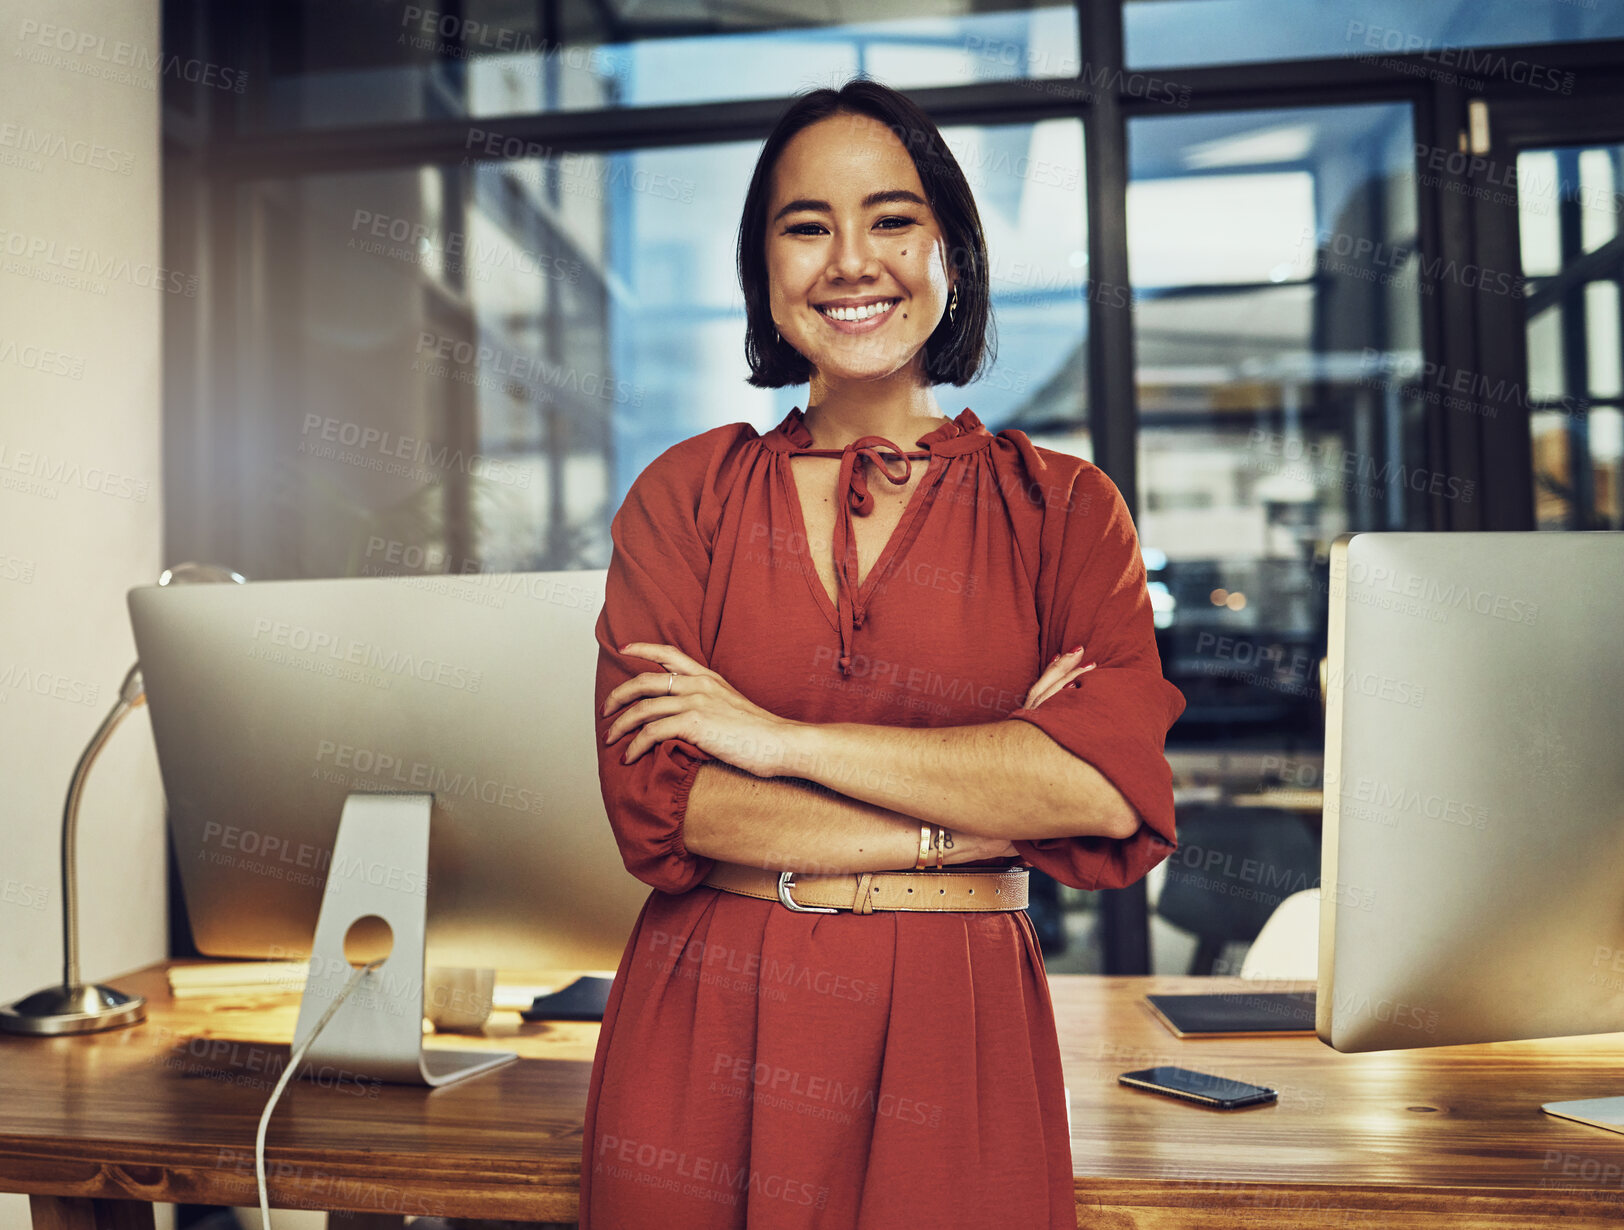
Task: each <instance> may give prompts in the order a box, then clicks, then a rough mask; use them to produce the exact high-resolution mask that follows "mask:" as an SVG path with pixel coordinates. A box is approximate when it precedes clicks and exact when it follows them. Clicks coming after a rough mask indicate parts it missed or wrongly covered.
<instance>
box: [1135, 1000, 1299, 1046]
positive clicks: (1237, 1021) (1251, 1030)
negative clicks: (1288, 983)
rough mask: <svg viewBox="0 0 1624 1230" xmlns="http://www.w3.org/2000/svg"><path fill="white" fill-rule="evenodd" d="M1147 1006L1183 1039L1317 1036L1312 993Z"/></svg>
mask: <svg viewBox="0 0 1624 1230" xmlns="http://www.w3.org/2000/svg"><path fill="white" fill-rule="evenodd" d="M1145 1002H1146V1003H1148V1004H1149V1005H1150V1009H1151V1011H1152V1012H1154V1013H1155V1014H1156V1016H1157V1018H1158V1019H1159V1020H1160V1021H1161V1023H1162V1024H1163V1025H1166V1026H1167V1027H1168V1028H1169V1029H1170V1030H1172V1031H1173V1033H1174V1034H1175V1035H1176V1036H1177V1037H1180V1038H1221V1037H1235V1036H1237V1035H1240V1036H1245V1035H1248V1034H1265V1035H1279V1034H1311V1033H1313V1032H1314V992H1312V991H1236V992H1231V993H1227V994H1213V995H1147V996H1145Z"/></svg>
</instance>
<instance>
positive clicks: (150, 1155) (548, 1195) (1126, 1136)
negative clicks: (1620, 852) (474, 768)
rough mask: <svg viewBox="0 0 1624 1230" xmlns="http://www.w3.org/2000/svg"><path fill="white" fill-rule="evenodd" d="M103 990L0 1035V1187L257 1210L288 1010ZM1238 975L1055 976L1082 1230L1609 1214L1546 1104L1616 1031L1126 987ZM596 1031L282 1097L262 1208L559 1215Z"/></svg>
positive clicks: (1588, 1157)
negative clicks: (1176, 1024)
mask: <svg viewBox="0 0 1624 1230" xmlns="http://www.w3.org/2000/svg"><path fill="white" fill-rule="evenodd" d="M502 980H503V981H504V982H506V981H509V980H510V978H509V976H507V975H504V976H503V979H502ZM511 980H512V981H535V982H545V981H548V979H547V978H545V977H543V976H524V975H514V976H512V978H511ZM112 981H113V983H114V985H116V986H118V987H120V988H121V989H124V990H128V991H136V992H139V993H141V994H143V995H145V996H147V998H148V1001H149V1014H150V1015H149V1018H148V1020H147V1021H146V1022H144V1023H143V1024H141V1025H137V1026H133V1027H131V1028H129V1029H123V1030H116V1031H113V1032H110V1033H104V1034H92V1035H88V1036H85V1037H79V1038H17V1037H0V1190H4V1191H13V1192H26V1193H30V1194H32V1195H33V1196H34V1197H35V1199H34V1200H33V1202H32V1203H33V1212H34V1224H35V1226H36V1227H38V1228H39V1230H88V1228H89V1227H92V1226H102V1227H108V1226H118V1227H121V1228H123V1230H138V1228H141V1227H150V1226H151V1225H152V1214H151V1202H153V1201H162V1202H187V1203H200V1204H219V1205H249V1206H254V1205H257V1204H258V1196H257V1194H256V1189H255V1185H254V1132H255V1128H256V1126H257V1123H258V1119H259V1114H260V1112H261V1110H262V1109H263V1107H264V1103H265V1100H266V1098H267V1097H268V1096H269V1094H270V1090H271V1087H272V1086H273V1085H274V1083H275V1079H276V1076H277V1075H278V1074H279V1073H280V1072H281V1070H282V1068H283V1067H284V1066H285V1065H286V1062H287V1054H288V1045H289V1042H290V1040H291V1038H292V1034H293V1028H294V1023H295V1019H296V1014H297V1013H296V1007H295V1001H294V1000H293V999H291V998H288V997H281V998H279V999H275V1000H270V999H267V1000H266V1001H264V1002H262V1003H261V1004H259V1005H256V1006H247V1007H237V1008H231V1009H224V1008H220V1007H218V1006H212V1007H211V1006H206V1005H209V1004H211V1003H212V1004H214V1005H218V1003H219V1001H202V1002H199V1001H191V1000H183V1001H180V1002H179V1003H177V1002H176V1001H175V1000H173V999H172V998H171V997H170V995H169V992H168V986H167V983H166V981H165V979H164V976H163V967H162V966H152V967H150V968H148V969H145V970H141V971H139V972H138V973H136V974H132V975H130V976H128V977H125V978H118V979H113V980H112ZM1242 985H1244V984H1242V983H1241V980H1240V979H1237V978H1188V977H1155V978H1100V977H1091V976H1085V975H1056V976H1054V977H1053V978H1052V979H1051V986H1052V989H1053V992H1054V998H1055V1009H1056V1017H1057V1020H1058V1022H1059V1025H1060V1037H1061V1045H1062V1048H1063V1051H1064V1054H1065V1060H1066V1084H1067V1086H1068V1088H1069V1089H1070V1092H1071V1107H1072V1112H1071V1113H1072V1153H1073V1159H1074V1165H1075V1169H1076V1186H1077V1206H1078V1222H1079V1225H1081V1226H1109V1227H1113V1228H1126V1227H1153V1228H1155V1230H1175V1228H1176V1230H1192V1228H1194V1230H1207V1228H1212V1227H1237V1226H1247V1227H1279V1228H1280V1230H1286V1228H1290V1230H1299V1228H1301V1227H1310V1226H1320V1225H1331V1224H1345V1223H1355V1224H1362V1225H1368V1226H1370V1227H1372V1228H1373V1230H1377V1228H1379V1230H1388V1228H1389V1227H1392V1228H1396V1230H1421V1228H1422V1227H1425V1228H1426V1230H1434V1228H1435V1227H1439V1226H1450V1227H1455V1226H1474V1227H1490V1226H1493V1227H1506V1228H1510V1227H1516V1228H1517V1230H1524V1228H1526V1227H1530V1226H1543V1225H1547V1224H1552V1223H1555V1222H1557V1221H1560V1222H1561V1224H1562V1225H1564V1226H1576V1227H1596V1228H1600V1227H1603V1226H1607V1227H1616V1226H1618V1225H1619V1224H1620V1223H1621V1222H1624V1135H1619V1134H1616V1133H1610V1132H1605V1131H1601V1130H1599V1129H1595V1128H1588V1127H1584V1126H1582V1125H1580V1124H1576V1123H1570V1122H1568V1121H1566V1120H1561V1119H1556V1118H1553V1117H1552V1116H1550V1115H1546V1114H1545V1113H1544V1112H1542V1111H1541V1110H1540V1109H1539V1104H1540V1103H1541V1102H1544V1101H1550V1100H1553V1099H1565V1098H1577V1097H1586V1096H1592V1095H1598V1094H1602V1093H1609V1092H1615V1093H1624V1063H1621V1062H1620V1061H1621V1059H1624V1036H1621V1035H1619V1034H1609V1035H1603V1036H1599V1037H1592V1038H1576V1039H1567V1040H1562V1041H1551V1042H1502V1043H1494V1044H1490V1045H1485V1046H1456V1047H1441V1048H1432V1049H1424V1050H1413V1051H1384V1052H1377V1053H1373V1054H1366V1055H1341V1054H1338V1053H1336V1052H1335V1051H1332V1050H1330V1049H1329V1048H1328V1047H1325V1046H1324V1045H1322V1044H1321V1043H1320V1042H1319V1041H1318V1040H1317V1039H1315V1038H1312V1037H1292V1038H1277V1039H1267V1038H1236V1039H1231V1040H1227V1041H1202V1040H1188V1041H1180V1040H1179V1039H1177V1038H1175V1037H1173V1036H1172V1035H1171V1034H1170V1033H1168V1032H1167V1030H1166V1029H1165V1028H1164V1027H1163V1026H1162V1025H1160V1024H1159V1023H1158V1022H1157V1021H1156V1020H1155V1019H1154V1018H1153V1017H1152V1016H1151V1014H1150V1012H1149V1010H1148V1009H1147V1008H1146V1007H1145V1005H1144V1003H1143V1001H1142V998H1141V997H1142V996H1143V995H1144V993H1145V992H1146V991H1198V990H1207V991H1210V990H1222V989H1234V988H1236V987H1239V986H1242ZM1253 985H1255V984H1253ZM1304 985H1305V984H1301V983H1293V984H1281V989H1300V988H1302V987H1303V986H1304ZM597 1029H598V1027H597V1025H596V1024H585V1025H581V1024H570V1023H563V1022H560V1023H557V1024H545V1023H538V1024H534V1025H530V1024H525V1023H524V1022H522V1021H521V1020H520V1019H519V1017H518V1015H517V1014H516V1013H513V1012H498V1013H497V1014H496V1015H495V1016H494V1017H493V1018H492V1022H491V1024H490V1025H489V1026H488V1027H487V1033H486V1037H485V1039H484V1040H483V1042H481V1041H479V1040H478V1039H470V1038H467V1037H458V1038H446V1039H444V1040H443V1041H444V1042H446V1043H448V1044H452V1045H455V1046H461V1047H467V1046H470V1045H476V1046H477V1045H486V1046H491V1047H497V1048H506V1049H509V1050H516V1051H518V1052H519V1054H520V1059H519V1061H518V1062H517V1063H512V1064H509V1065H507V1066H506V1067H504V1068H501V1069H499V1070H498V1071H496V1072H494V1073H491V1074H489V1075H486V1076H483V1077H479V1078H476V1079H474V1080H471V1081H469V1082H467V1083H465V1084H461V1085H454V1086H451V1087H449V1088H446V1089H441V1090H438V1091H436V1092H434V1093H433V1094H428V1093H426V1092H425V1091H424V1090H421V1089H408V1088H404V1087H399V1086H389V1085H384V1086H370V1085H362V1084H358V1083H355V1082H349V1083H346V1082H345V1081H343V1080H338V1081H336V1082H334V1083H332V1084H330V1085H326V1086H322V1085H317V1084H315V1083H313V1082H309V1081H298V1082H294V1083H293V1084H291V1085H290V1086H289V1088H288V1090H287V1091H286V1092H285V1093H284V1094H283V1097H282V1100H281V1101H280V1102H279V1103H278V1104H277V1107H276V1112H275V1114H274V1115H273V1116H272V1118H271V1124H270V1130H269V1133H268V1137H267V1150H266V1169H267V1174H268V1177H269V1187H270V1199H271V1204H272V1206H273V1207H277V1208H315V1209H331V1210H353V1211H356V1212H359V1213H363V1214H366V1213H370V1214H374V1215H377V1216H375V1217H373V1218H366V1219H362V1220H364V1221H366V1222H377V1223H384V1222H389V1221H398V1219H399V1218H400V1217H402V1216H410V1215H414V1214H439V1215H443V1216H450V1217H463V1218H505V1219H517V1220H527V1221H559V1222H569V1221H571V1220H573V1218H574V1217H575V1215H576V1197H577V1191H578V1181H579V1170H580V1153H581V1112H582V1107H583V1105H584V1102H585V1098H586V1088H587V1077H588V1075H589V1073H590V1071H591V1062H592V1048H593V1045H594V1042H595V1040H596V1036H597ZM441 1041H442V1040H441V1039H435V1038H431V1039H429V1044H430V1045H438V1044H440V1043H441ZM1155 1063H1176V1064H1181V1065H1183V1066H1185V1067H1193V1068H1198V1069H1202V1070H1205V1071H1212V1072H1216V1073H1217V1074H1219V1075H1223V1076H1232V1077H1238V1078H1240V1079H1242V1080H1250V1081H1256V1082H1260V1083H1263V1084H1268V1085H1272V1086H1274V1087H1275V1088H1277V1089H1278V1090H1279V1091H1280V1100H1279V1102H1278V1103H1276V1104H1274V1105H1268V1106H1259V1107H1253V1108H1249V1109H1244V1110H1238V1111H1211V1110H1206V1109H1204V1108H1202V1107H1198V1106H1191V1105H1188V1104H1184V1103H1179V1102H1174V1101H1170V1100H1168V1099H1165V1098H1160V1097H1157V1096H1155V1095H1153V1094H1146V1093H1140V1092H1137V1091H1134V1090H1131V1089H1127V1088H1124V1087H1122V1086H1119V1085H1117V1084H1116V1076H1117V1073H1119V1072H1123V1071H1126V1070H1128V1069H1130V1068H1137V1067H1144V1066H1148V1065H1150V1064H1155ZM919 1230H930V1228H929V1227H921V1228H919Z"/></svg>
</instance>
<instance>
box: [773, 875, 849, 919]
mask: <svg viewBox="0 0 1624 1230" xmlns="http://www.w3.org/2000/svg"><path fill="white" fill-rule="evenodd" d="M794 875H795V873H794V872H793V871H784V872H780V873H779V876H778V899H779V900H780V901H781V902H783V903H784V904H785V905H786V906H788V907H789V908H790V909H792V910H794V911H795V912H796V913H797V914H838V913H840V911H839V910H838V909H837V908H836V907H834V906H832V905H796V904H795V899H794V898H793V897H791V896H790V895H789V890H790V889H792V888H793V887H795V881H794V879H792V877H793V876H794Z"/></svg>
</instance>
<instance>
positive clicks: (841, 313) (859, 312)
mask: <svg viewBox="0 0 1624 1230" xmlns="http://www.w3.org/2000/svg"><path fill="white" fill-rule="evenodd" d="M894 303H896V300H895V299H888V300H886V301H885V302H884V303H871V304H869V305H868V306H867V307H859V308H840V307H834V308H819V309H818V311H820V312H822V313H823V314H824V315H825V316H829V317H832V318H833V319H835V320H868V319H869V318H870V317H873V316H878V315H879V314H880V313H881V312H888V311H890V310H891V307H892V305H893V304H894Z"/></svg>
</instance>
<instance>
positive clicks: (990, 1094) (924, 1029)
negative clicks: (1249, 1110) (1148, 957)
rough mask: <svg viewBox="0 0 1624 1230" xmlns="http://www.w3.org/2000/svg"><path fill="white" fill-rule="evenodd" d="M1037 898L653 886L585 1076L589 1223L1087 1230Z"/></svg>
mask: <svg viewBox="0 0 1624 1230" xmlns="http://www.w3.org/2000/svg"><path fill="white" fill-rule="evenodd" d="M1076 1225H1077V1220H1076V1211H1075V1203H1074V1196H1073V1186H1072V1159H1071V1140H1070V1130H1069V1122H1068V1113H1067V1095H1066V1090H1065V1086H1064V1083H1063V1081H1062V1078H1061V1066H1060V1047H1059V1042H1058V1039H1057V1037H1056V1033H1055V1023H1054V1009H1053V1004H1052V1002H1051V1000H1050V996H1049V984H1048V979H1047V976H1046V975H1045V973H1044V969H1043V959H1042V954H1041V951H1040V949H1039V947H1038V941H1037V935H1036V933H1035V932H1034V931H1033V929H1032V924H1031V921H1030V920H1029V919H1028V918H1027V916H1026V915H1025V914H1024V913H1023V912H1021V911H1010V912H999V913H987V914H966V913H942V914H930V913H923V912H918V913H916V912H903V911H887V912H879V913H874V914H869V915H857V914H851V913H849V912H844V911H842V912H840V913H836V914H798V913H795V912H793V911H790V910H787V909H785V908H784V907H783V906H782V905H780V904H778V903H776V902H771V901H763V900H758V899H756V898H752V897H743V896H740V895H739V894H737V893H729V892H725V891H723V890H721V889H716V888H712V887H710V886H708V885H700V886H699V887H697V888H694V889H692V890H690V891H689V892H686V893H681V894H670V893H663V892H658V891H655V892H651V893H650V895H649V898H648V900H647V902H645V903H644V906H643V909H642V911H641V913H640V914H639V916H638V919H637V924H636V926H635V927H634V929H633V931H632V935H631V937H630V939H629V940H628V942H627V945H626V949H625V952H624V953H623V954H622V956H621V961H620V967H619V971H618V974H617V976H616V978H615V982H614V986H613V988H612V989H611V991H610V995H609V1001H608V1006H607V1010H606V1011H605V1014H604V1019H603V1030H602V1033H601V1034H600V1035H599V1039H598V1047H597V1052H596V1055H595V1057H594V1060H593V1065H592V1076H591V1081H590V1085H589V1089H588V1095H587V1107H586V1120H585V1137H584V1140H583V1142H582V1158H581V1214H580V1226H581V1230H700V1228H702V1227H703V1228H704V1230H746V1227H748V1228H749V1230H811V1228H818V1230H835V1228H838V1230H852V1228H854V1227H855V1228H856V1230H898V1228H899V1227H907V1228H909V1230H916V1228H917V1230H958V1228H960V1227H962V1228H964V1230H970V1228H971V1227H975V1228H976V1230H984V1228H985V1227H988V1226H1011V1227H1021V1228H1022V1230H1061V1228H1062V1227H1064V1228H1065V1230H1075V1227H1076Z"/></svg>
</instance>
